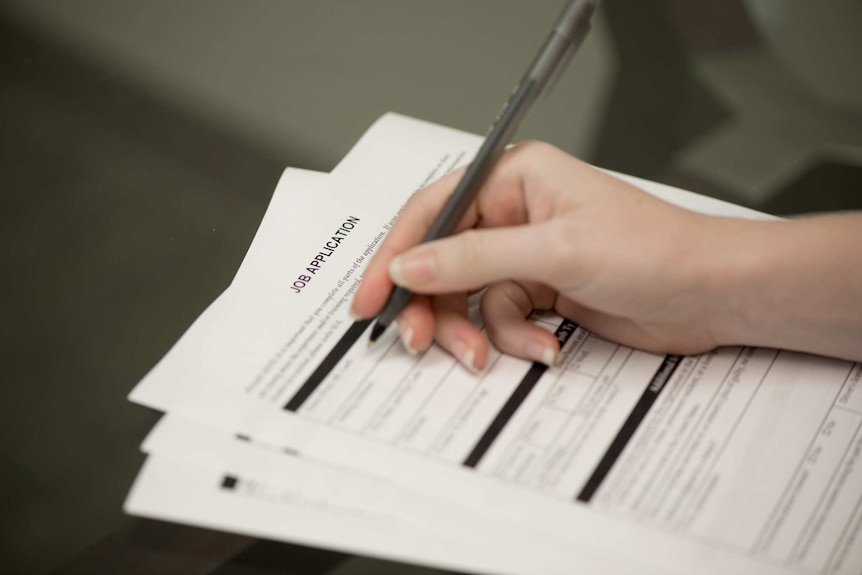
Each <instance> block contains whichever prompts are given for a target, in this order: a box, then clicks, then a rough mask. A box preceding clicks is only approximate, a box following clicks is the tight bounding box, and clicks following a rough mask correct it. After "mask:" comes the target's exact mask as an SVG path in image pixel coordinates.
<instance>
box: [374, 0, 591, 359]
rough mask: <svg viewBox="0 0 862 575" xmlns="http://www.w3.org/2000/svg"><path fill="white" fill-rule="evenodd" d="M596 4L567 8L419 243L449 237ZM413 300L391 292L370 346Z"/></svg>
mask: <svg viewBox="0 0 862 575" xmlns="http://www.w3.org/2000/svg"><path fill="white" fill-rule="evenodd" d="M598 3H599V0H569V2H567V3H566V6H565V8H564V9H563V11H562V13H561V14H560V17H559V18H558V19H557V21H556V23H555V24H554V28H553V29H552V30H551V33H550V35H549V36H548V39H547V40H546V41H545V43H544V45H543V46H542V49H541V50H540V51H539V54H538V55H537V56H536V58H535V59H534V60H533V62H532V64H530V67H529V68H528V69H527V72H526V74H524V76H523V78H521V81H520V82H519V83H518V85H517V86H516V87H515V90H514V91H513V92H512V94H511V95H510V96H509V100H508V101H507V102H506V103H505V105H504V106H503V108H502V110H501V111H500V113H499V114H498V115H497V118H496V119H495V121H494V123H493V124H492V125H491V128H490V130H488V135H487V137H486V138H485V141H484V142H483V144H482V147H481V148H479V151H478V152H477V153H476V157H475V158H474V159H473V161H472V162H471V163H470V165H469V166H468V167H467V171H466V172H465V173H464V176H463V177H462V178H461V181H459V182H458V186H457V187H456V188H455V191H453V192H452V195H450V196H449V199H448V200H446V203H445V204H444V205H443V208H442V209H441V210H440V213H439V214H438V215H437V218H436V219H435V220H434V222H433V223H432V224H431V227H430V228H429V229H428V231H427V232H426V234H425V237H424V238H422V243H425V242H430V241H432V240H436V239H439V238H443V237H445V236H448V235H450V234H451V233H452V232H453V231H454V229H455V226H457V225H458V222H459V221H460V220H461V217H462V216H463V215H464V211H465V210H466V209H467V206H469V205H470V203H471V202H472V201H473V199H474V198H475V197H476V194H477V192H478V191H479V188H480V187H481V186H482V184H483V183H484V181H485V179H486V178H487V177H488V174H489V173H490V171H491V169H492V168H493V167H494V164H495V163H496V162H497V160H498V159H499V158H500V156H501V155H502V154H503V151H504V150H505V148H506V146H507V145H508V144H509V143H510V142H511V140H512V137H513V136H514V135H515V131H516V130H517V128H518V125H519V124H520V123H521V120H522V119H523V118H524V116H526V114H527V111H528V110H529V109H530V106H531V105H532V104H533V102H535V101H536V100H537V99H539V98H540V97H542V96H544V95H545V94H547V93H548V92H549V91H550V89H551V88H552V87H553V85H554V84H555V83H556V81H557V79H558V78H559V77H560V75H561V74H562V72H563V69H564V68H565V66H566V64H567V63H568V61H569V60H570V59H571V57H572V55H574V53H575V51H576V50H577V49H578V47H579V46H580V45H581V42H582V41H583V39H584V37H586V35H587V32H589V29H590V18H591V17H592V14H593V12H594V11H595V8H596V6H597V5H598ZM412 297H413V294H412V293H411V292H410V291H409V290H407V289H404V288H402V287H399V286H396V287H395V288H394V289H393V290H392V293H391V294H389V299H388V300H387V301H386V305H385V306H384V307H383V310H382V311H381V312H380V314H379V315H378V316H377V321H376V322H375V323H374V327H372V328H371V336H370V341H371V342H374V341H376V340H377V339H378V338H379V337H380V336H381V335H382V334H383V332H385V331H386V328H387V326H388V325H389V324H390V323H392V322H393V321H394V320H395V318H396V317H397V316H398V314H399V313H400V312H401V310H403V309H404V307H405V306H406V305H407V303H408V302H409V301H410V298H412Z"/></svg>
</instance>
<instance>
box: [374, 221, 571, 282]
mask: <svg viewBox="0 0 862 575" xmlns="http://www.w3.org/2000/svg"><path fill="white" fill-rule="evenodd" d="M555 236H557V234H555V233H554V228H553V227H552V226H551V222H545V223H541V224H529V225H522V226H513V227H504V228H489V229H472V230H467V231H465V232H462V233H459V234H456V235H453V236H449V237H447V238H444V239H440V240H435V241H433V242H428V243H425V244H421V245H419V246H416V247H414V248H412V249H410V250H408V251H406V252H404V253H403V254H401V255H400V256H398V257H396V258H394V259H393V260H392V262H391V263H390V265H389V275H390V277H391V278H392V281H393V282H394V283H395V284H397V285H399V286H401V287H404V288H407V289H409V290H410V291H412V292H414V293H422V294H440V293H451V292H461V291H469V290H475V289H479V288H482V287H484V286H485V285H487V284H489V283H494V282H497V281H500V280H505V279H524V280H535V281H540V282H545V283H550V284H552V283H553V282H552V281H551V280H552V279H553V275H558V273H559V271H560V270H559V269H557V268H559V266H557V265H554V260H555V259H556V254H557V253H558V252H559V250H558V249H557V248H556V247H555V246H554V242H553V238H554V237H555Z"/></svg>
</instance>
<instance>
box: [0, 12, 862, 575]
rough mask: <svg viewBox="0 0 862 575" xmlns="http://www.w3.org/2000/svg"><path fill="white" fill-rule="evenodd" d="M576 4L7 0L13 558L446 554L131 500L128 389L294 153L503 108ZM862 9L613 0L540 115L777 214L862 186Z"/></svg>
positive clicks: (848, 203)
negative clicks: (182, 517)
mask: <svg viewBox="0 0 862 575" xmlns="http://www.w3.org/2000/svg"><path fill="white" fill-rule="evenodd" d="M562 4H563V2H562V1H561V0H553V1H551V0H534V1H531V2H525V1H521V2H516V1H514V0H471V1H470V2H463V1H462V2H456V1H454V0H440V1H437V2H424V3H420V2H416V1H404V0H363V1H361V2H359V1H349V0H316V1H314V2H311V1H300V0H284V1H274V0H245V1H243V2H239V1H236V0H234V1H231V0H170V1H168V0H153V1H149V2H130V1H123V0H63V1H59V0H53V1H52V0H0V62H2V65H0V190H2V197H3V200H4V201H3V210H2V215H0V217H2V228H0V234H2V245H3V246H4V248H5V252H6V256H5V258H4V259H3V262H2V267H3V281H2V290H3V291H2V297H0V317H2V319H3V322H4V324H5V329H3V330H2V332H0V333H2V335H0V337H2V342H0V343H2V347H0V349H2V356H0V357H2V361H0V365H2V381H3V385H2V406H3V417H2V418H0V426H2V428H0V431H2V433H0V442H2V446H0V447H2V449H0V457H2V459H0V461H2V483H3V490H2V493H3V495H2V500H0V501H2V508H0V530H2V531H0V533H2V535H0V572H4V573H16V574H18V573H47V572H53V571H56V570H60V571H61V572H66V573H73V572H80V573H90V572H94V573H96V572H98V573H101V572H105V573H125V572H140V573H147V572H160V573H168V572H176V573H219V574H222V575H225V574H240V573H255V574H261V573H303V574H305V573H331V574H341V575H348V574H356V573H387V572H391V573H404V572H413V573H426V572H428V573H432V572H434V571H433V570H430V569H423V568H419V567H408V566H404V565H397V564H393V563H387V562H384V561H376V560H372V559H368V558H361V557H349V556H345V555H341V554H337V553H330V552H325V551H319V550H313V549H306V548H301V547H297V546H292V545H288V544H276V543H272V542H266V541H255V540H252V539H250V538H244V537H240V536H232V535H225V534H217V533H212V532H207V531H205V530H196V529H192V528H185V527H179V526H171V525H167V524H162V523H158V522H153V521H142V520H136V519H133V518H129V517H126V516H124V515H123V513H122V509H121V506H122V502H123V499H124V497H125V494H126V493H127V491H128V489H129V486H130V485H131V482H132V480H133V478H134V476H135V474H136V472H137V470H138V468H139V466H140V464H141V463H142V461H143V457H142V456H141V455H140V454H139V452H138V445H139V443H140V441H141V440H142V439H143V437H144V435H145V433H146V432H147V430H148V429H149V428H150V427H151V426H152V425H153V424H154V423H155V421H156V419H157V414H155V413H152V412H149V411H147V410H145V409H143V408H140V407H136V406H133V405H131V404H129V403H127V401H126V399H125V396H126V394H127V393H128V392H129V390H130V389H131V388H132V387H133V386H134V385H135V383H136V382H137V381H138V380H139V379H140V378H141V377H142V376H143V375H144V374H145V373H146V372H147V370H148V369H149V368H150V367H152V366H153V365H154V363H155V362H156V361H157V360H158V359H159V358H160V357H161V356H162V355H163V354H164V353H165V352H166V351H167V350H168V349H169V348H170V346H171V345H172V344H173V343H174V342H175V341H176V339H177V338H178V337H179V336H180V335H181V334H182V332H183V331H184V329H185V328H186V327H187V326H188V325H189V324H190V323H191V321H193V320H194V318H195V317H196V316H197V315H198V314H199V313H200V312H201V311H202V310H203V309H204V308H205V307H206V305H207V304H208V303H209V302H210V301H212V300H213V299H214V298H215V297H216V296H217V295H218V294H219V293H220V292H221V291H222V290H223V289H224V288H225V287H227V285H228V283H229V282H230V280H231V277H232V276H233V273H234V272H235V271H236V268H237V266H238V265H239V262H240V261H241V259H242V256H243V254H244V253H245V249H246V248H247V247H248V245H249V243H250V241H251V239H252V237H253V235H254V232H255V230H256V228H257V225H258V223H259V222H260V219H261V217H262V215H263V212H264V210H265V209H266V205H267V202H268V200H269V197H270V195H271V193H272V191H273V189H274V187H275V184H276V181H277V180H278V177H279V175H280V173H281V171H282V170H283V169H284V168H285V167H287V166H295V167H301V168H307V169H315V170H324V171H328V170H331V169H332V168H333V167H334V166H335V165H336V163H337V162H338V160H339V158H340V157H341V156H342V155H344V154H345V153H346V152H347V150H349V149H350V147H351V146H352V145H353V143H354V142H355V141H356V140H357V138H358V137H359V136H360V135H361V134H362V132H363V131H364V130H365V129H366V128H367V127H368V126H369V125H370V124H371V123H372V122H373V121H374V120H375V119H376V118H377V117H378V116H380V115H381V114H382V113H384V112H386V111H390V110H391V111H397V112H401V113H403V114H407V115H411V116H416V117H419V118H422V119H425V120H429V121H432V122H437V123H441V124H445V125H449V126H453V127H457V128H460V129H463V130H468V131H473V132H476V133H484V131H485V130H486V128H487V126H488V125H489V124H490V123H491V121H492V119H493V117H494V115H495V114H496V112H497V110H498V108H499V106H500V105H501V104H502V101H503V100H504V99H505V97H506V95H507V94H508V93H509V90H510V88H511V87H512V86H513V85H514V83H515V82H516V81H517V80H518V79H519V77H520V75H521V73H522V71H523V70H524V69H525V68H526V66H527V65H528V64H529V62H530V60H531V59H532V57H533V55H534V54H535V52H536V51H537V49H538V47H539V46H540V44H541V42H542V41H543V40H544V38H545V35H546V33H547V30H548V29H549V27H550V24H551V23H552V22H553V20H554V18H555V17H556V15H557V13H558V11H559V10H560V8H561V6H562ZM860 22H862V3H860V2H859V1H858V0H829V1H824V2H817V3H814V2H804V1H792V0H723V1H719V0H701V1H700V2H696V3H694V2H688V1H686V0H639V1H638V2H613V1H611V0H606V1H605V2H604V5H603V6H602V8H601V10H600V13H599V15H598V17H597V19H596V20H595V23H594V30H593V33H592V34H591V35H590V37H589V38H588V40H587V42H586V43H585V45H584V46H583V48H582V50H581V52H580V53H579V54H578V56H577V57H576V58H575V59H574V61H573V62H572V64H571V65H570V67H569V69H568V70H567V72H566V74H565V76H564V77H563V79H562V80H561V81H560V83H559V85H558V86H557V88H556V89H555V91H554V92H553V93H552V94H551V96H550V97H549V98H548V99H547V100H545V101H543V102H540V103H539V104H538V105H537V106H536V107H535V108H534V110H533V111H532V112H531V115H530V116H529V118H528V121H527V122H526V123H525V125H524V126H523V128H522V130H521V131H520V133H519V138H528V137H529V138H539V139H543V140H548V141H550V142H552V143H554V144H556V145H557V146H559V147H561V148H563V149H565V150H568V151H570V152H572V153H574V154H577V155H579V156H581V157H583V158H585V159H587V160H589V161H592V162H594V163H597V164H598V165H601V166H603V167H606V168H610V169H614V170H618V171H622V172H627V173H631V174H633V175H637V176H641V177H645V178H649V179H654V180H658V181H662V182H665V183H669V184H672V185H677V186H680V187H684V188H687V189H690V190H693V191H696V192H700V193H703V194H708V195H712V196H715V197H719V198H722V199H726V200H730V201H733V202H737V203H741V204H745V205H747V206H750V207H754V208H757V209H762V210H765V211H768V212H772V213H776V214H781V215H790V214H800V213H809V212H817V211H827V210H842V209H860V208H862V74H860V73H859V61H860V57H862V35H860V34H859V23H860ZM147 566H150V567H147ZM154 566H158V570H157V569H156V567H154ZM136 569H137V570H136Z"/></svg>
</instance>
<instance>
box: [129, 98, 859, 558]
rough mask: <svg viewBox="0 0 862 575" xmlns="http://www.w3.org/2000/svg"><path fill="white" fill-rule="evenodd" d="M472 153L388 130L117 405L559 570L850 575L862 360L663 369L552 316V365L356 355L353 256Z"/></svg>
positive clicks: (738, 358)
mask: <svg viewBox="0 0 862 575" xmlns="http://www.w3.org/2000/svg"><path fill="white" fill-rule="evenodd" d="M478 141H479V140H478V138H477V137H475V136H470V135H468V134H463V133H460V132H456V131H453V130H449V129H446V128H442V127H439V126H433V125H429V124H425V123H421V122H417V121H413V120H410V119H407V118H403V117H399V116H394V115H390V116H387V117H385V118H384V119H382V120H381V121H380V122H378V124H377V125H376V126H375V127H374V128H373V129H372V130H370V131H369V132H368V133H367V134H366V135H365V136H364V137H363V139H362V140H361V141H360V143H359V144H358V145H357V146H356V147H355V148H354V149H353V150H351V152H350V153H349V154H348V156H347V157H346V158H345V160H344V161H343V162H342V163H341V164H339V166H338V168H336V170H335V171H334V172H333V174H332V176H331V178H330V180H329V185H328V189H327V191H326V195H327V196H328V197H336V198H338V200H337V201H334V202H333V201H332V200H328V202H327V203H326V204H319V205H313V202H312V203H310V204H309V205H308V206H306V207H307V208H308V209H309V210H310V211H309V212H308V213H307V214H305V218H304V219H302V220H301V221H291V222H290V225H287V226H282V228H283V229H282V230H281V231H280V236H279V238H278V240H279V245H269V246H268V247H266V249H263V248H261V249H260V250H258V247H260V246H258V245H256V246H254V247H253V249H254V250H255V256H254V258H253V259H252V260H249V261H257V262H258V263H256V264H255V265H251V264H249V266H248V267H247V268H246V269H245V270H241V271H242V273H241V274H240V275H241V276H242V277H239V276H238V277H237V279H236V280H235V282H234V285H233V286H232V287H231V290H230V292H231V293H230V294H229V295H230V297H229V298H220V300H219V301H218V302H216V304H214V305H213V306H212V307H211V308H210V310H208V311H207V313H206V314H204V316H202V317H201V318H200V319H199V320H198V322H196V324H195V325H194V326H193V328H192V329H190V330H189V332H187V334H186V335H185V336H184V337H183V338H182V339H181V341H180V342H179V343H178V344H177V346H175V348H174V349H173V350H171V352H170V353H169V354H168V355H167V356H166V357H165V359H164V360H163V361H162V362H161V363H160V364H159V365H158V366H157V367H156V368H155V369H154V370H153V372H152V373H151V374H150V375H148V376H147V378H145V380H144V381H143V382H142V383H141V384H140V385H139V386H138V387H137V388H136V389H135V390H134V392H133V394H132V399H133V400H134V401H138V402H141V403H143V404H146V405H149V406H151V407H155V408H158V409H162V410H165V411H169V412H170V413H171V414H177V415H181V416H183V417H187V418H191V419H196V420H198V421H201V422H204V423H208V424H209V425H213V426H221V427H224V428H225V429H228V430H231V431H237V432H240V433H243V434H245V435H247V436H249V437H251V438H253V439H254V440H255V441H256V442H259V443H265V444H269V445H273V446H280V447H289V448H291V449H295V450H298V451H299V452H301V453H302V454H308V455H310V456H313V457H314V458H317V459H320V460H325V461H331V462H334V463H341V464H344V465H350V466H352V467H354V468H355V469H357V470H362V471H364V472H367V473H371V474H376V475H378V476H381V477H397V478H398V482H399V484H400V485H402V486H405V487H407V488H409V489H411V490H418V491H419V492H424V493H427V494H429V495H431V496H434V497H438V498H444V499H446V500H448V501H451V502H452V503H455V504H458V505H463V506H464V507H465V508H467V509H470V510H471V511H473V512H476V513H480V514H484V515H486V516H487V517H494V518H495V519H497V520H499V521H500V522H504V523H507V524H508V525H519V526H520V527H522V528H524V529H526V530H528V531H531V532H533V533H544V534H546V535H547V542H548V544H550V545H555V546H556V545H559V548H560V549H565V545H566V544H570V545H571V546H572V547H571V549H572V551H571V555H576V554H577V553H578V550H579V549H584V548H589V549H593V550H596V551H597V552H599V553H609V554H613V553H617V554H619V550H620V549H626V550H627V552H628V553H630V554H631V556H633V557H636V558H638V560H643V561H644V562H645V563H655V564H656V565H659V566H662V567H663V568H664V569H665V570H666V571H667V572H673V571H676V572H690V571H691V570H692V569H697V570H698V571H701V572H707V573H724V572H738V573H755V572H756V573H770V572H776V573H780V572H799V573H801V572H812V571H813V572H835V573H855V572H858V566H859V565H860V562H862V557H860V555H859V549H860V548H862V546H860V545H859V532H860V528H859V527H860V522H862V518H860V513H862V512H860V504H859V502H860V490H862V487H860V486H862V481H860V479H862V478H860V477H859V474H860V471H859V470H858V468H859V466H858V463H857V461H856V460H857V459H858V456H859V452H860V450H862V437H860V422H862V409H860V407H859V402H860V399H859V395H860V392H859V385H858V384H859V379H860V366H859V365H858V364H856V365H852V364H850V363H848V362H841V361H836V360H829V359H824V358H815V357H810V356H804V355H800V354H792V353H788V352H777V351H772V350H755V349H724V350H720V351H717V352H714V353H711V354H706V355H704V356H699V357H691V358H676V357H660V356H655V355H652V354H647V353H644V352H640V351H637V350H631V349H629V348H625V347H623V346H619V345H616V344H613V343H610V342H606V341H603V340H601V339H600V338H597V337H595V336H593V335H591V334H589V333H587V332H585V331H584V330H581V329H579V328H577V326H574V325H571V324H568V323H566V322H564V323H562V324H559V325H558V319H557V318H553V317H550V316H546V317H540V318H537V321H539V322H541V323H542V324H543V325H546V327H547V328H548V329H554V330H558V333H559V334H560V337H561V338H563V337H565V338H567V341H566V344H565V347H564V351H563V357H562V360H561V362H560V364H559V365H558V366H557V367H555V368H553V369H550V370H547V371H542V370H541V369H540V368H538V367H531V366H530V364H528V363H527V362H523V361H521V360H516V359H514V358H511V357H507V356H501V355H499V354H496V355H494V356H493V357H492V358H491V359H492V360H491V361H490V362H489V363H490V366H489V367H488V368H487V369H486V370H485V371H484V372H483V373H482V374H480V375H478V376H477V375H474V374H471V373H468V372H466V371H465V370H462V369H461V368H460V367H459V366H458V365H457V364H456V363H455V362H454V361H453V360H452V359H451V358H449V357H448V356H447V355H445V354H444V353H442V352H441V351H439V350H435V349H432V350H430V351H429V352H428V353H426V354H424V355H422V356H420V357H419V358H415V357H413V356H409V355H408V354H406V353H405V352H404V351H403V350H402V349H401V347H400V345H398V344H397V342H395V341H394V334H387V337H388V339H385V340H383V341H381V342H380V343H378V344H377V345H375V346H373V347H372V348H370V349H369V348H366V347H365V345H364V339H363V338H364V336H363V331H364V328H365V327H367V326H365V325H363V324H355V323H353V322H351V321H350V320H349V318H348V317H347V306H348V304H349V299H350V296H351V295H352V291H353V290H354V289H355V286H356V284H357V281H358V277H359V275H360V274H361V271H362V268H363V266H364V263H365V262H366V261H367V258H368V256H369V255H370V253H371V252H372V251H373V248H374V246H375V245H376V243H377V242H378V241H379V240H380V238H381V237H382V235H383V234H384V233H385V231H386V229H387V226H388V225H389V223H390V222H391V221H392V219H393V218H394V216H395V214H396V213H397V211H398V209H399V207H400V205H401V203H403V201H405V200H406V198H407V197H408V196H409V194H410V193H411V192H412V191H413V190H414V189H416V188H418V187H420V186H421V185H423V184H424V183H427V182H428V181H430V180H432V179H434V178H436V177H437V176H439V175H440V174H442V173H443V172H445V171H447V170H448V169H451V168H452V167H453V166H455V165H458V164H460V163H463V162H464V161H466V160H467V159H468V158H469V157H470V155H471V154H472V153H473V151H474V150H475V148H476V146H477V144H478ZM633 181H634V182H635V183H636V184H637V185H640V186H641V187H644V188H645V189H647V191H650V192H653V193H660V194H662V195H664V196H665V197H666V198H668V199H671V200H675V201H680V202H681V203H686V204H687V207H690V208H695V209H701V210H703V211H712V212H718V213H722V214H724V215H732V214H733V213H738V214H739V215H743V216H748V217H757V216H756V215H754V214H752V213H751V212H750V211H745V210H741V209H740V210H737V209H736V208H734V207H732V206H730V205H728V204H723V203H721V202H717V201H715V200H707V199H703V198H699V197H697V196H693V195H689V194H685V193H683V192H680V191H673V190H671V189H668V188H666V187H662V186H656V185H653V184H649V183H647V182H642V181H638V180H633ZM257 243H258V242H257V240H256V244H257ZM264 243H265V242H264ZM262 245H263V243H262V244H261V246H262ZM261 254H266V255H261ZM250 257H251V254H250ZM258 258H260V259H258ZM315 262H317V263H315ZM244 265H245V264H244ZM390 331H392V330H390ZM344 338H346V339H344ZM339 341H341V342H342V343H341V345H335V344H336V342H339ZM353 341H358V342H360V345H350V343H351V342H353ZM333 345H335V349H336V350H337V353H335V354H333V353H331V349H332V348H333ZM213 358H217V360H214V359H213ZM321 364H323V365H324V366H325V368H320V366H321ZM324 371H326V373H323V372H324ZM540 372H541V373H540ZM513 398H517V400H516V399H513ZM169 450H170V448H169V447H166V448H165V452H167V451H169ZM159 453H162V451H159ZM229 457H230V456H226V459H225V460H224V461H222V462H216V463H219V464H222V465H224V466H230V465H231V464H232V462H231V461H230V460H229Z"/></svg>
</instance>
